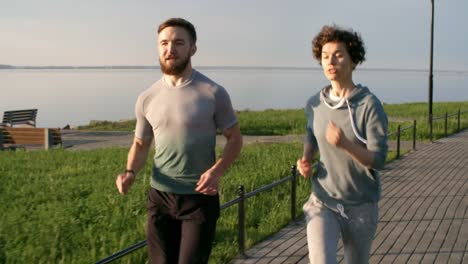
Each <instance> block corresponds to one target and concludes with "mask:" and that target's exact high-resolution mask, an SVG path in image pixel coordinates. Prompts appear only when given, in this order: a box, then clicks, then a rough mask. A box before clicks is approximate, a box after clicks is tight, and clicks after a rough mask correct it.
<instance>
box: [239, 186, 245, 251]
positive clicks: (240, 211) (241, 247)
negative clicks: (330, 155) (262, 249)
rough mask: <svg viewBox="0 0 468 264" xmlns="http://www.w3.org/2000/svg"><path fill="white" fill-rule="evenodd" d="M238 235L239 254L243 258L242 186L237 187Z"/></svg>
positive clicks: (243, 210) (243, 211) (243, 218)
mask: <svg viewBox="0 0 468 264" xmlns="http://www.w3.org/2000/svg"><path fill="white" fill-rule="evenodd" d="M238 194H239V223H238V224H239V227H238V228H239V234H238V246H239V254H240V255H241V256H242V257H243V258H245V204H244V199H245V198H244V195H245V190H244V185H240V186H239V192H238Z"/></svg>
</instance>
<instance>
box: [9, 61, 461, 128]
mask: <svg viewBox="0 0 468 264" xmlns="http://www.w3.org/2000/svg"><path fill="white" fill-rule="evenodd" d="M198 70H199V71H200V72H202V73H204V74H205V75H207V76H208V77H210V78H211V79H213V80H214V81H216V82H217V83H219V84H221V85H223V86H224V87H225V88H226V90H227V91H228V92H229V94H230V96H231V100H232V103H233V106H234V108H235V109H237V110H245V109H250V110H263V109H270V108H271V109H291V108H294V109H298V108H302V107H304V104H305V101H306V100H307V99H308V98H309V97H310V96H311V95H313V94H315V93H316V92H317V91H319V90H320V89H321V88H322V87H323V86H325V85H327V84H328V81H327V80H326V79H325V77H324V76H323V74H322V72H321V70H319V69H312V68H311V69H303V68H300V69H292V68H286V69H283V68H216V67H200V68H198ZM160 77H161V72H160V71H159V69H135V70H132V69H130V70H127V69H125V70H116V69H109V70H106V69H102V70H94V69H93V70H88V69H78V70H73V69H70V70H22V69H15V70H0V89H1V91H2V92H1V93H0V94H1V95H0V111H1V112H2V113H3V111H7V110H15V109H25V108H37V109H39V111H38V116H37V126H38V127H63V126H65V125H67V124H70V125H71V126H77V125H85V124H88V123H89V121H90V120H111V121H117V120H121V119H130V118H134V104H135V100H136V98H137V96H138V95H139V94H140V93H141V92H142V91H144V90H145V89H147V88H148V87H149V86H151V84H152V83H153V82H155V81H157V80H158V79H159V78H160ZM354 82H355V83H361V84H363V85H366V86H368V87H369V88H370V89H371V91H372V92H374V93H375V94H376V95H377V97H379V98H380V100H381V101H383V102H385V103H404V102H426V101H427V100H428V99H427V98H428V73H427V72H424V71H408V70H370V69H359V68H358V69H357V70H356V71H355V73H354ZM433 96H434V97H433V100H434V102H440V101H468V72H434V95H433Z"/></svg>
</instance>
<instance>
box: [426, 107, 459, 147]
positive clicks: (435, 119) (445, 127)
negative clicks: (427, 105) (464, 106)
mask: <svg viewBox="0 0 468 264" xmlns="http://www.w3.org/2000/svg"><path fill="white" fill-rule="evenodd" d="M464 113H468V111H463V112H462V111H461V110H460V109H458V112H457V113H455V114H451V115H449V114H448V113H447V112H445V115H443V116H439V117H434V118H433V119H432V121H437V120H444V136H445V137H446V136H447V135H448V131H447V129H448V119H449V117H453V116H456V117H457V132H460V129H461V114H464ZM429 138H430V140H431V142H432V138H433V135H432V132H429Z"/></svg>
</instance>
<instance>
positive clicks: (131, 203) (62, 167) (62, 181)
mask: <svg viewBox="0 0 468 264" xmlns="http://www.w3.org/2000/svg"><path fill="white" fill-rule="evenodd" d="M301 149H302V147H301V146H300V145H299V144H262V145H255V146H246V147H245V148H244V149H243V151H242V157H241V158H240V160H238V161H237V162H236V163H235V165H234V166H233V167H232V168H231V169H230V171H229V172H228V174H227V175H225V176H224V177H223V180H222V191H221V193H220V197H221V202H222V203H225V202H227V201H229V200H231V199H233V198H235V197H236V195H237V189H238V186H239V185H244V186H245V190H246V192H249V191H252V190H254V189H257V188H259V187H260V186H263V185H265V184H268V183H270V182H273V181H275V180H277V179H280V178H282V177H285V176H286V175H288V173H289V170H290V165H291V164H293V163H294V162H295V159H296V158H297V157H298V155H300V153H301ZM126 155H127V150H126V149H100V150H93V151H64V150H51V151H47V152H46V151H36V152H25V151H17V152H9V151H5V152H2V153H1V155H0V168H1V169H0V175H1V176H0V179H1V181H2V184H1V185H0V197H1V200H2V203H1V204H0V211H1V212H2V217H1V220H0V246H1V248H0V263H4V262H6V263H92V262H95V261H97V260H99V259H102V258H104V257H106V256H108V255H111V254H112V253H115V252H116V251H118V250H121V249H123V248H126V247H128V246H130V245H132V244H134V243H136V242H138V241H140V240H142V239H145V235H144V230H145V220H146V193H147V189H148V186H149V177H150V167H151V166H149V165H148V166H146V167H145V170H144V172H143V173H142V174H141V175H139V177H138V180H137V181H136V183H135V185H134V186H133V188H132V190H131V191H130V193H129V194H128V195H127V196H120V195H119V194H118V193H117V191H116V188H115V184H114V180H115V176H116V175H117V173H118V172H120V171H121V170H122V168H123V166H124V164H125V160H126ZM148 162H149V163H151V160H149V161H148ZM298 186H299V188H298V203H297V206H298V208H300V205H301V204H302V203H303V202H304V200H305V198H306V197H307V195H308V193H310V184H309V183H308V181H306V180H303V179H300V180H299V184H298ZM289 189H290V188H289V184H286V185H282V186H280V187H276V188H274V189H273V190H272V191H270V192H267V193H265V194H262V195H259V196H257V197H255V198H250V199H248V201H247V203H246V207H247V213H246V217H247V221H246V229H247V237H246V244H247V245H252V244H253V243H254V242H256V241H258V240H259V239H262V238H264V237H265V236H267V235H268V234H271V233H273V232H274V231H276V230H278V229H279V228H280V227H281V226H284V225H285V224H286V223H287V222H288V220H289V219H290V215H289V205H288V203H289ZM298 211H299V212H300V210H298ZM236 223H237V206H233V207H232V208H228V209H226V210H223V211H222V217H221V218H220V219H219V223H218V232H217V237H216V241H215V243H216V244H215V248H214V250H213V256H212V260H211V262H212V263H224V262H226V261H227V260H229V259H231V258H232V257H233V256H234V255H235V254H237V226H236ZM145 261H146V249H145V250H138V251H137V252H135V253H134V254H131V255H130V256H128V257H124V258H123V259H122V261H119V262H117V263H144V262H145Z"/></svg>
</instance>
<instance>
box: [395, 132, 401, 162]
mask: <svg viewBox="0 0 468 264" xmlns="http://www.w3.org/2000/svg"><path fill="white" fill-rule="evenodd" d="M400 131H401V125H398V130H397V147H396V149H397V151H396V158H397V159H399V158H400V134H401V132H400Z"/></svg>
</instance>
